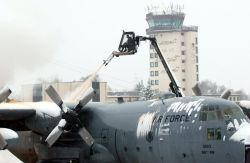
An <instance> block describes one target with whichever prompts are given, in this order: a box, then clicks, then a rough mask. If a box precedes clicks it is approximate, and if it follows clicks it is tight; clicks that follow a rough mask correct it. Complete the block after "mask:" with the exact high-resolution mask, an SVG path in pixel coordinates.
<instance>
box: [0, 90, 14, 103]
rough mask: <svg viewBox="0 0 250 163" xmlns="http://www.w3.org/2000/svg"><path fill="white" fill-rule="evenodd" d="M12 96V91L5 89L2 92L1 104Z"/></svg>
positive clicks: (0, 95)
mask: <svg viewBox="0 0 250 163" xmlns="http://www.w3.org/2000/svg"><path fill="white" fill-rule="evenodd" d="M10 94H11V90H10V89H9V88H5V89H3V90H2V91H1V92H0V103H1V102H3V101H4V100H6V99H7V98H8V96H9V95H10Z"/></svg>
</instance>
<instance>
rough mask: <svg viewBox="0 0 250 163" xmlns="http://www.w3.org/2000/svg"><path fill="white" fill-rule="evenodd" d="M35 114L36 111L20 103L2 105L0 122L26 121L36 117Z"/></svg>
mask: <svg viewBox="0 0 250 163" xmlns="http://www.w3.org/2000/svg"><path fill="white" fill-rule="evenodd" d="M35 113H36V110H35V109H34V108H32V107H31V106H28V105H22V104H18V103H1V104H0V121H1V120H20V119H25V118H28V117H30V116H32V115H34V114H35Z"/></svg>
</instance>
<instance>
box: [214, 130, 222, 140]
mask: <svg viewBox="0 0 250 163" xmlns="http://www.w3.org/2000/svg"><path fill="white" fill-rule="evenodd" d="M215 139H216V140H221V129H220V128H216V129H215Z"/></svg>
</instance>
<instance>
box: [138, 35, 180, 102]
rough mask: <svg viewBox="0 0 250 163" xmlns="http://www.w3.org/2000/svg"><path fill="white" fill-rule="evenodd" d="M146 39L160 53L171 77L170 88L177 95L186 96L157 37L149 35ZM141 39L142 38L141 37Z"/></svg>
mask: <svg viewBox="0 0 250 163" xmlns="http://www.w3.org/2000/svg"><path fill="white" fill-rule="evenodd" d="M139 37H140V36H139ZM142 38H143V37H142ZM144 39H145V40H150V42H151V44H152V46H153V47H154V48H155V51H156V53H157V54H158V56H159V58H160V60H161V63H162V64H163V67H164V69H165V71H166V73H167V74H168V77H169V79H170V81H171V82H170V84H169V87H170V89H171V90H172V92H173V93H175V95H176V97H184V96H185V95H184V93H183V92H182V90H181V87H180V86H179V85H178V82H177V80H176V79H175V77H174V75H173V72H172V70H171V69H170V66H169V65H168V63H167V62H166V61H165V59H164V57H163V55H162V53H161V51H160V48H159V47H158V44H157V42H156V39H155V37H153V38H150V37H149V38H148V37H146V38H145V37H144ZM139 40H140V39H139Z"/></svg>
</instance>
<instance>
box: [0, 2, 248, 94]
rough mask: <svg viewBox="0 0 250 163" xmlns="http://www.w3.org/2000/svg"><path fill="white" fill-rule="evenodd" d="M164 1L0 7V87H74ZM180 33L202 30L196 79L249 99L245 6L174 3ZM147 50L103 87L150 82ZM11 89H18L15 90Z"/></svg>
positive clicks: (110, 72) (118, 65) (106, 74)
mask: <svg viewBox="0 0 250 163" xmlns="http://www.w3.org/2000/svg"><path fill="white" fill-rule="evenodd" d="M171 2H173V1H167V0H165V1H164V2H163V1H160V0H140V1H134V0H126V1H119V0H106V1H100V0H74V1H68V0H53V1H52V0H43V1H32V0H23V1H18V0H13V1H10V0H8V1H7V0H6V1H3V0H0V25H1V26H0V35H1V37H0V56H1V61H2V63H1V64H0V75H1V82H0V84H2V85H3V84H7V85H8V86H10V87H14V85H16V83H18V84H28V83H34V82H35V81H36V80H37V78H46V79H48V80H51V79H53V78H54V77H55V76H56V77H58V78H59V79H61V80H63V81H72V80H78V79H79V78H80V77H82V76H86V75H88V74H89V73H91V72H93V71H94V70H95V69H96V67H98V66H99V65H100V64H101V63H102V60H104V59H106V58H107V57H108V56H109V55H110V53H111V52H112V51H113V50H117V47H118V44H119V41H120V36H121V33H122V30H130V31H135V32H136V34H137V35H145V29H146V28H147V27H148V25H147V22H146V20H145V17H146V13H147V10H146V8H147V6H151V5H158V6H164V5H165V6H168V5H169V4H170V3H171ZM174 4H181V5H184V10H183V11H184V12H185V13H186V18H185V21H184V24H185V25H196V26H198V27H199V31H198V35H199V36H198V39H199V57H200V58H199V62H200V63H199V65H200V79H201V80H205V79H209V80H212V81H215V82H218V83H219V84H223V85H226V86H228V87H230V88H234V89H245V90H246V91H247V92H250V85H249V83H250V77H249V71H250V64H248V63H249V61H250V60H249V58H250V57H249V55H250V52H249V51H250V46H249V45H248V44H249V42H250V37H249V36H250V31H249V29H250V22H249V17H250V10H249V8H248V6H249V4H250V3H249V2H248V1H247V0H238V1H234V0H220V1H218V0H209V1H199V0H188V1H185V0H179V1H177V0H175V1H174ZM148 58H149V57H148V43H145V44H142V46H141V47H140V48H139V53H137V54H136V55H135V56H126V57H119V58H115V59H114V60H113V61H112V62H111V64H110V65H108V67H105V68H104V69H102V71H101V72H100V77H101V80H102V81H107V82H108V84H109V85H110V86H111V87H113V88H116V89H119V90H129V89H131V88H132V87H133V86H134V85H135V83H136V82H138V81H140V80H144V81H146V80H147V78H148V75H149V73H148V71H149V62H148ZM14 88H16V87H14Z"/></svg>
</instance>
